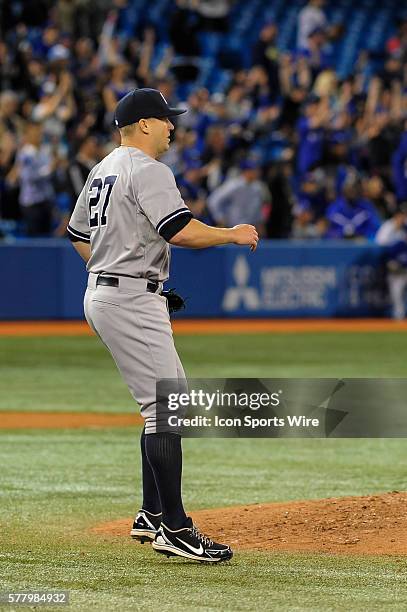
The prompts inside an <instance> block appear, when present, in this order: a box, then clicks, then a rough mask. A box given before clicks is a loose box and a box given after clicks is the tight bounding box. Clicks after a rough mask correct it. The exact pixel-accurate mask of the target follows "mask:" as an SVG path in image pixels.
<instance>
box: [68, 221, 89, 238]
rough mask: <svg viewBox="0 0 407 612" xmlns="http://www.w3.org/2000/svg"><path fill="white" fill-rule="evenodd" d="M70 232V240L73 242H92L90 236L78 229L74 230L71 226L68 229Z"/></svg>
mask: <svg viewBox="0 0 407 612" xmlns="http://www.w3.org/2000/svg"><path fill="white" fill-rule="evenodd" d="M66 229H67V230H68V234H69V238H70V239H71V240H72V242H75V241H78V240H81V241H82V242H90V234H85V233H84V232H80V231H79V230H77V229H74V228H73V227H72V226H71V225H68V227H67V228H66Z"/></svg>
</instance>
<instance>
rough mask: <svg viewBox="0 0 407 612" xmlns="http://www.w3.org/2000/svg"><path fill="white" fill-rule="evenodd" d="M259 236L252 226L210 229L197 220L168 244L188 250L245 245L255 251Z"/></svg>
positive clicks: (192, 221) (193, 220)
mask: <svg viewBox="0 0 407 612" xmlns="http://www.w3.org/2000/svg"><path fill="white" fill-rule="evenodd" d="M258 241H259V235H258V233H257V230H256V228H255V227H254V226H253V225H247V224H242V225H235V227H211V226H209V225H206V224H205V223H201V221H198V220H197V219H191V220H190V221H189V223H188V224H187V225H186V226H185V227H184V228H183V229H182V230H181V231H179V232H178V233H177V234H175V236H173V237H172V238H171V240H169V242H170V244H174V245H176V246H181V247H188V248H190V249H205V248H207V247H212V246H219V245H221V244H241V245H247V246H249V247H250V248H251V250H252V251H255V250H256V247H257V243H258Z"/></svg>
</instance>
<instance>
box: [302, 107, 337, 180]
mask: <svg viewBox="0 0 407 612" xmlns="http://www.w3.org/2000/svg"><path fill="white" fill-rule="evenodd" d="M330 118H331V111H330V108H329V106H328V104H326V103H325V104H322V103H321V100H320V99H319V98H318V97H317V96H315V95H312V96H310V97H309V98H308V99H307V100H306V102H305V109H304V115H303V116H302V117H301V118H300V119H299V121H298V124H297V129H298V133H299V145H298V152H297V168H298V172H299V174H300V176H302V175H303V174H305V172H308V170H312V169H313V168H315V167H316V166H317V165H318V164H320V163H321V161H322V157H323V153H324V130H325V128H327V127H328V124H329V120H330Z"/></svg>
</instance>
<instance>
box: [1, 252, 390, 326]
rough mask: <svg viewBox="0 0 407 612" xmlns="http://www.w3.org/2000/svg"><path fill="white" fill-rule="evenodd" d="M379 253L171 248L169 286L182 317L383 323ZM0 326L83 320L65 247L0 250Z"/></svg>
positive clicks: (74, 269)
mask: <svg viewBox="0 0 407 612" xmlns="http://www.w3.org/2000/svg"><path fill="white" fill-rule="evenodd" d="M382 259H383V251H382V249H381V248H379V247H377V246H375V245H372V244H363V245H351V244H349V243H346V242H291V241H263V242H262V243H261V245H260V247H259V248H258V250H257V251H256V252H255V253H250V252H249V251H248V249H245V248H241V247H235V246H228V247H218V248H216V249H205V250H188V249H177V248H174V249H172V265H171V270H172V273H171V280H170V282H169V283H168V287H176V288H177V289H178V290H179V292H180V293H182V294H183V295H184V296H186V297H187V303H188V308H187V310H186V311H185V313H182V314H181V315H179V316H188V317H335V316H341V317H351V316H356V317H357V316H381V315H383V314H384V313H385V312H386V308H387V298H386V295H385V286H384V280H383V269H382ZM0 270H1V284H0V287H1V289H0V319H11V320H13V319H14V320H17V319H75V318H82V317H83V309H82V298H83V294H84V291H85V286H86V272H85V268H84V264H83V263H82V261H81V259H80V257H79V256H78V255H77V254H76V252H75V251H74V249H73V248H72V246H71V244H70V243H69V241H61V240H24V241H20V242H17V243H15V244H12V245H1V246H0Z"/></svg>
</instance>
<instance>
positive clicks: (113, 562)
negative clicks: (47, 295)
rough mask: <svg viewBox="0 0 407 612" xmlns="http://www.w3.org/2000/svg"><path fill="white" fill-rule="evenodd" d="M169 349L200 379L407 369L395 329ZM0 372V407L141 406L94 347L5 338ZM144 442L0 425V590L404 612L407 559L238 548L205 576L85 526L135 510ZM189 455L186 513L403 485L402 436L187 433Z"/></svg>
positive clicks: (127, 604) (110, 603)
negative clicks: (202, 436) (210, 435)
mask: <svg viewBox="0 0 407 612" xmlns="http://www.w3.org/2000/svg"><path fill="white" fill-rule="evenodd" d="M177 346H178V348H179V352H180V354H181V356H182V359H183V362H184V364H185V366H186V370H187V372H188V374H189V375H190V376H196V377H204V376H207V377H209V376H214V375H216V376H219V377H223V376H245V377H248V376H254V377H281V376H293V377H300V376H315V377H319V376H327V377H336V376H344V377H345V376H389V377H394V376H401V377H402V376H405V375H406V368H407V365H406V364H407V359H406V358H407V342H406V340H405V338H404V335H402V334H386V333H375V334H340V335H339V334H338V335H336V334H312V335H311V334H287V335H283V334H281V335H280V334H276V335H272V334H270V335H244V336H217V337H203V336H201V337H199V336H198V337H195V338H192V337H179V338H178V339H177ZM0 363H1V364H2V367H1V371H0V372H1V377H0V409H3V410H4V409H17V410H61V411H63V410H69V411H71V410H79V411H83V410H94V411H120V412H124V411H128V412H129V411H133V410H134V408H135V407H134V403H133V401H132V400H131V398H130V396H129V394H128V392H127V390H126V388H125V386H124V384H123V383H122V381H121V379H120V376H119V374H118V373H117V371H116V369H115V367H114V364H113V362H112V360H111V358H110V357H109V355H108V354H107V353H106V351H105V349H104V347H103V346H102V345H101V344H100V343H99V342H98V341H97V340H95V339H94V338H90V337H86V338H0ZM0 418H1V415H0ZM138 435H139V430H138V429H137V428H129V429H101V430H90V429H88V430H85V429H84V430H61V431H58V430H50V431H45V430H38V431H28V430H20V431H0V526H1V528H0V591H2V590H6V589H22V588H26V589H28V588H31V589H46V590H51V589H67V590H69V591H70V592H71V606H70V607H71V608H72V609H75V610H85V611H86V610H90V609H94V610H101V611H105V610H109V611H110V610H114V609H118V610H146V611H147V612H149V611H154V612H155V611H156V610H157V611H159V610H176V611H177V610H185V611H187V610H193V611H195V610H199V611H200V610H202V611H203V610H205V611H209V610H250V611H251V610H254V609H257V608H262V609H264V610H284V611H285V610H287V611H288V610H310V611H311V610H312V611H314V610H321V611H322V610H324V611H325V610H338V611H339V610H341V611H342V610H366V609H368V610H379V609H380V610H383V609H384V610H387V609H392V610H405V609H406V608H407V594H406V589H405V578H406V570H407V559H406V558H405V557H404V558H403V557H354V556H334V555H327V554H324V555H315V554H282V553H274V554H273V553H254V552H242V553H240V552H239V553H238V554H237V555H236V556H235V558H234V560H233V561H232V563H230V564H228V565H225V566H219V567H218V566H216V567H206V566H202V565H200V564H193V563H188V562H185V561H183V560H176V559H171V560H167V559H166V558H165V557H163V558H161V557H160V556H158V555H157V554H155V553H154V552H153V551H152V550H151V548H150V547H149V546H147V545H145V546H140V545H137V544H135V543H134V542H132V541H131V540H130V539H127V538H125V539H123V538H119V537H113V536H112V537H109V536H100V535H96V534H92V533H90V532H89V527H90V526H92V525H94V524H96V523H100V522H104V521H108V520H115V519H118V518H122V517H130V516H131V515H132V514H133V512H134V511H135V510H136V509H137V508H138V504H139V487H140V475H139V470H140V460H139V451H138ZM184 454H185V468H184V498H185V503H186V506H187V508H189V509H197V508H210V507H219V506H227V505H235V504H246V503H254V502H266V501H277V500H293V499H306V498H321V497H329V496H341V495H361V494H368V493H374V492H380V491H388V490H394V489H397V490H404V489H406V480H405V467H404V466H405V441H404V440H398V439H387V440H386V439H372V440H369V439H360V440H357V439H352V440H345V439H329V440H319V439H303V440H301V439H273V440H271V439H269V440H263V439H260V440H255V439H222V440H219V439H200V440H198V439H189V440H185V441H184ZM242 528H243V529H244V525H243V526H242ZM4 609H7V608H4ZM8 609H10V608H8ZM44 609H45V608H44Z"/></svg>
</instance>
